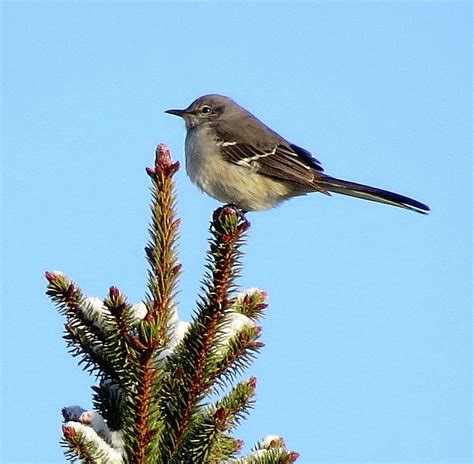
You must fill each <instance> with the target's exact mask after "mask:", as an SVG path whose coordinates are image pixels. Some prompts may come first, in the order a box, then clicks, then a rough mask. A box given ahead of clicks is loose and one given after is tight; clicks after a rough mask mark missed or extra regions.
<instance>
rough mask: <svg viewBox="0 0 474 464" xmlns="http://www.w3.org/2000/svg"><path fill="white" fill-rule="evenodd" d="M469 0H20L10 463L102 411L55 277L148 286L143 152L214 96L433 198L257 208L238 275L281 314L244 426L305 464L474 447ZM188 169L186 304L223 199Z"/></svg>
mask: <svg viewBox="0 0 474 464" xmlns="http://www.w3.org/2000/svg"><path fill="white" fill-rule="evenodd" d="M470 8H471V7H470V2H454V1H446V2H393V3H392V2H377V3H376V2H364V3H362V2H357V1H353V2H331V3H329V2H319V3H299V2H288V3H280V2H274V3H269V2H268V3H238V2H232V3H223V4H221V3H217V2H205V3H204V2H203V3H185V2H180V3H178V2H176V3H171V2H169V3H159V2H147V3H138V2H127V3H115V2H100V3H99V2H74V3H72V2H51V3H47V2H40V1H38V2H3V4H2V35H3V37H2V39H3V40H2V42H3V86H2V92H3V94H2V110H3V138H2V155H3V162H2V163H3V165H2V174H3V179H2V180H3V193H4V196H3V199H4V200H5V201H3V202H2V203H3V205H2V208H3V211H2V212H3V280H4V282H3V304H2V328H3V333H2V341H3V353H2V368H3V375H2V381H3V391H2V400H3V402H4V404H3V411H2V415H3V418H2V421H1V422H2V425H3V431H2V441H3V448H4V449H3V453H4V454H3V458H2V462H5V463H7V462H18V463H26V462H41V463H43V462H44V463H46V462H48V463H49V462H62V461H63V457H62V451H61V449H60V448H59V446H58V439H59V437H60V423H61V417H60V409H61V407H62V406H64V405H71V404H80V405H82V406H84V407H86V408H87V407H90V389H89V386H90V385H92V384H93V379H92V378H89V377H88V376H87V375H86V374H85V373H83V372H82V371H81V370H80V369H79V368H78V367H77V366H76V360H74V359H72V358H71V357H70V356H69V355H68V354H67V352H66V348H65V344H64V341H63V340H62V338H61V337H62V324H63V319H62V318H61V317H60V316H59V315H58V314H57V312H56V310H55V308H54V307H53V305H52V304H51V303H50V302H49V300H48V299H47V298H46V296H45V295H44V289H45V284H46V282H45V279H44V278H43V272H44V271H45V270H62V271H64V272H65V273H66V274H68V275H69V276H71V277H72V278H73V279H74V280H75V281H76V282H78V284H79V285H80V286H81V287H82V288H83V290H84V291H85V292H86V293H87V294H88V295H91V296H104V295H105V294H106V292H107V289H108V287H109V286H110V285H112V284H113V285H117V286H118V287H119V288H120V289H122V290H123V291H124V292H126V293H127V294H128V295H129V299H130V301H132V302H139V301H140V300H141V298H142V296H143V294H144V291H145V277H146V262H145V257H144V253H143V247H144V245H145V242H146V240H147V232H146V228H147V223H148V218H149V217H148V202H149V191H148V187H149V181H148V178H147V176H146V175H145V172H144V168H145V166H150V165H151V163H152V161H153V152H154V148H155V145H156V144H158V143H160V142H163V143H167V144H168V145H169V146H170V148H171V149H172V152H173V155H174V157H175V158H176V159H179V160H180V161H182V162H184V160H183V142H184V127H183V124H182V122H181V121H179V120H178V119H177V118H174V117H172V116H169V115H166V114H164V113H163V111H164V110H165V109H168V108H176V107H178V108H180V107H185V106H187V105H188V104H189V103H190V102H191V101H192V100H193V99H195V98H196V97H198V96H200V95H202V94H205V93H211V92H212V93H222V94H225V95H229V96H231V97H233V98H234V99H235V100H237V101H238V102H239V103H241V104H242V105H244V106H246V107H247V108H249V109H250V110H251V111H252V112H254V113H255V114H256V115H257V116H258V117H260V118H261V119H262V120H263V121H265V122H266V123H267V124H269V125H270V126H272V127H273V128H274V129H275V130H277V131H278V132H280V133H281V134H282V135H283V136H285V137H286V138H288V139H290V140H291V141H293V142H294V143H296V144H298V145H300V146H303V147H305V148H307V149H308V150H311V151H312V152H313V153H314V154H315V155H316V156H317V157H318V158H319V159H320V160H321V161H322V163H323V165H324V167H325V169H326V171H327V172H328V173H329V174H332V175H335V176H339V177H344V178H348V179H351V180H356V181H359V182H365V183H369V184H372V185H376V186H379V187H384V188H387V189H392V190H395V191H397V192H400V193H403V194H406V195H409V196H413V197H414V198H416V199H418V200H421V201H424V202H426V203H428V204H429V205H430V206H431V207H432V214H431V215H429V216H425V217H424V216H421V215H417V214H415V213H411V212H408V211H404V210H399V209H396V208H393V207H388V206H384V205H378V204H375V203H370V202H364V201H361V200H356V199H351V198H347V197H337V196H333V197H332V198H327V197H324V196H322V195H317V194H314V195H311V196H307V197H304V198H298V199H295V200H293V201H291V202H289V203H286V204H285V205H283V206H282V207H280V208H277V209H275V210H272V211H269V212H266V213H259V214H251V215H249V219H250V220H251V222H252V228H251V230H250V237H249V241H248V246H247V247H246V252H247V255H246V258H245V269H244V272H243V277H242V279H241V284H242V287H244V288H245V287H251V286H258V287H261V288H263V289H265V290H266V291H268V293H269V296H270V307H269V308H268V311H267V317H266V320H265V321H264V324H263V325H264V333H263V341H264V342H265V343H266V347H265V349H264V350H263V352H262V354H261V356H260V357H259V359H258V361H257V362H256V363H255V364H254V365H253V366H252V367H251V369H249V371H248V375H249V376H250V375H256V376H257V377H258V398H257V407H256V409H255V410H254V411H253V412H252V414H251V416H250V418H249V420H248V421H246V422H245V423H244V424H243V425H242V426H241V428H240V429H239V430H238V432H237V436H239V437H241V438H243V439H244V440H245V442H246V445H247V446H250V445H253V444H254V443H255V442H256V441H257V440H258V439H260V438H261V437H263V436H265V435H267V434H270V433H271V434H278V435H282V436H283V437H285V439H286V442H287V444H288V446H289V447H290V448H291V449H293V450H296V451H298V452H299V453H300V454H301V458H300V461H299V462H301V463H304V464H307V463H308V464H311V463H335V462H338V463H355V462H359V463H360V462H370V463H375V462H388V461H390V462H396V463H408V462H409V463H421V462H423V463H426V462H437V463H439V462H444V463H456V462H458V463H460V462H470V461H471V457H472V455H471V452H472V450H471V436H472V435H471V433H472V429H471V426H472V424H471V420H472V414H471V413H472V410H471V406H472V405H471V399H472V397H471V392H472V390H471V387H472V385H471V374H472V344H471V337H472V324H471V322H472V321H471V296H470V295H471V294H470V287H471V251H472V250H471V221H472V204H471V189H472V175H471V158H472V152H471V139H470V133H471V127H472V126H471V123H472V119H471V118H472V114H471V103H472V101H471V74H470V73H471V68H470V64H471V63H470V60H471V58H470V52H471V49H470V42H471V39H472V37H471V30H470V28H471V24H470V20H471V10H470ZM177 182H178V192H179V214H180V216H181V217H182V224H183V226H182V231H181V248H180V256H181V260H182V263H183V266H184V270H185V273H184V276H183V278H182V281H181V288H182V291H181V294H180V301H181V306H180V308H181V317H182V318H183V319H189V317H190V314H191V313H192V311H193V308H194V302H195V300H196V295H197V291H198V288H199V285H200V283H199V281H200V278H201V275H202V271H203V266H204V263H203V259H204V256H205V251H206V248H207V243H206V237H207V236H208V233H207V229H208V221H209V218H210V215H211V211H212V210H213V209H214V208H215V207H217V206H218V204H217V202H215V201H214V200H212V199H210V198H208V197H205V196H204V195H202V194H201V193H200V192H199V191H198V190H197V189H196V188H195V187H194V186H193V185H191V183H190V181H189V180H188V179H187V177H186V176H185V173H184V169H183V170H182V171H181V172H180V173H179V175H178V176H177ZM246 449H248V448H246Z"/></svg>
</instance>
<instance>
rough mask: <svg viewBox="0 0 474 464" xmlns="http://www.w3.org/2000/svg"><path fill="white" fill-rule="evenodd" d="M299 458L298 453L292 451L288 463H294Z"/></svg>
mask: <svg viewBox="0 0 474 464" xmlns="http://www.w3.org/2000/svg"><path fill="white" fill-rule="evenodd" d="M299 457H300V454H299V453H297V452H295V451H292V452H291V453H290V462H295V461H296V460H297V459H298V458H299Z"/></svg>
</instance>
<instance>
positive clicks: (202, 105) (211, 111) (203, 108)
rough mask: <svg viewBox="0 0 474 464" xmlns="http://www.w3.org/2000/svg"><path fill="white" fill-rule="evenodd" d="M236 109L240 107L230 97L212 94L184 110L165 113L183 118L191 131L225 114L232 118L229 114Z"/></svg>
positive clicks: (200, 98) (199, 99)
mask: <svg viewBox="0 0 474 464" xmlns="http://www.w3.org/2000/svg"><path fill="white" fill-rule="evenodd" d="M236 107H238V105H237V104H236V103H235V102H234V101H233V100H231V99H230V98H229V97H224V96H223V95H216V94H211V95H203V96H202V97H199V98H198V99H197V100H194V101H193V102H192V103H191V104H190V105H189V106H188V107H187V108H186V109H184V110H177V109H171V110H166V111H165V113H168V114H174V115H175V116H179V117H181V118H183V119H184V121H185V122H186V128H187V129H188V130H190V129H193V128H194V127H196V126H199V125H200V124H204V123H206V122H212V121H215V120H217V119H219V118H220V117H222V115H223V114H224V113H225V114H227V115H228V116H231V115H230V114H228V113H231V112H232V111H234V109H235V108H236Z"/></svg>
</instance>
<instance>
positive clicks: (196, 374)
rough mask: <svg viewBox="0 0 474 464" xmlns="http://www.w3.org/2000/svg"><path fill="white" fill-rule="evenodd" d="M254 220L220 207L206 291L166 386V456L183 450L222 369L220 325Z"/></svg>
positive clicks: (169, 457) (215, 218) (213, 224)
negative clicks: (193, 421)
mask: <svg viewBox="0 0 474 464" xmlns="http://www.w3.org/2000/svg"><path fill="white" fill-rule="evenodd" d="M249 226H250V224H249V222H248V221H247V219H246V218H245V216H244V215H243V214H242V213H241V212H240V211H239V210H237V209H236V208H234V207H231V206H224V207H221V208H219V209H217V210H216V211H215V213H214V216H213V221H212V222H211V228H210V229H211V233H212V235H213V238H212V239H211V241H210V247H209V253H208V266H207V267H208V273H207V274H206V276H205V278H204V282H203V289H204V292H205V294H204V295H203V296H202V297H201V299H200V301H199V303H198V312H197V314H196V319H195V320H194V321H193V322H192V324H191V327H190V328H189V330H188V332H187V333H186V335H185V336H184V338H183V341H182V343H181V344H180V345H179V346H178V347H177V349H176V355H175V356H172V357H171V362H170V375H169V379H170V380H171V383H170V384H169V385H168V386H167V387H165V389H164V390H165V391H166V393H164V395H163V398H164V399H165V401H166V403H165V405H164V407H163V410H164V411H165V412H166V414H167V417H168V418H171V417H172V418H173V420H172V421H171V420H170V421H167V425H168V427H167V430H166V431H165V433H164V436H163V439H164V442H163V446H162V449H168V450H169V454H168V455H162V460H163V462H174V460H175V458H176V457H177V456H179V455H180V453H181V451H180V448H181V447H182V446H183V443H184V441H185V439H186V434H187V432H188V429H189V426H190V421H191V418H192V416H193V414H194V413H197V411H199V409H200V407H201V406H200V402H201V400H202V399H203V398H204V396H205V394H206V392H207V391H208V390H209V389H210V388H211V387H212V385H213V383H214V381H215V379H216V376H217V374H218V369H217V368H216V364H215V361H216V356H215V354H216V353H215V351H216V349H215V344H216V337H217V329H218V325H219V323H220V322H221V321H222V320H223V318H224V312H225V311H226V310H227V309H229V307H230V304H231V297H230V292H231V291H232V290H233V289H234V287H235V279H236V278H237V276H238V273H239V270H240V262H239V258H240V255H241V253H240V251H239V247H240V246H241V245H242V243H243V237H244V234H245V231H246V230H247V229H248V227H249ZM177 379H179V381H176V380H177ZM176 462H179V460H178V461H176Z"/></svg>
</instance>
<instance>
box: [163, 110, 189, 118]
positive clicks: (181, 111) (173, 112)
mask: <svg viewBox="0 0 474 464" xmlns="http://www.w3.org/2000/svg"><path fill="white" fill-rule="evenodd" d="M165 113H168V114H174V115H175V116H179V117H180V118H183V117H184V115H185V114H186V110H166V111H165Z"/></svg>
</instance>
